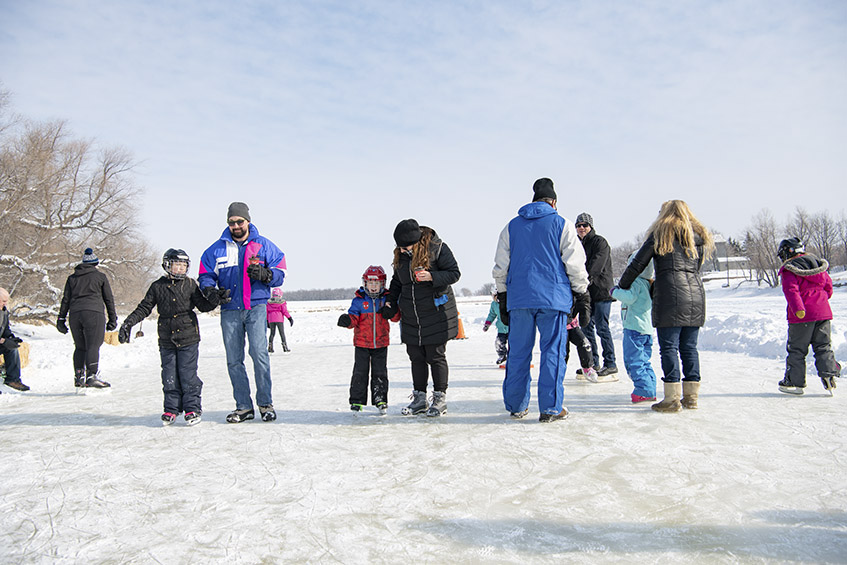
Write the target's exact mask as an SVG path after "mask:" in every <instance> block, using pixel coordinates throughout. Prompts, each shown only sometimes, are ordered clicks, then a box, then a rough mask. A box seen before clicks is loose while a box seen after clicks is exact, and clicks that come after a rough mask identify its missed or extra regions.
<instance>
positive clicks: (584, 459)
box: [0, 286, 847, 563]
mask: <svg viewBox="0 0 847 565" xmlns="http://www.w3.org/2000/svg"><path fill="white" fill-rule="evenodd" d="M846 291H847V289H845V288H844V287H841V288H839V289H838V290H837V291H836V295H835V297H834V298H833V301H832V304H833V310H834V311H835V316H836V319H835V322H834V332H833V333H834V336H833V342H834V345H835V348H836V350H837V352H838V357H839V358H840V359H841V360H842V362H843V361H844V360H845V359H847V354H845V353H847V346H845V329H846V328H845V324H847V322H845V319H847V292H846ZM488 305H489V303H488V300H487V299H483V298H476V299H464V300H463V301H460V304H459V307H460V311H461V314H462V318H463V321H464V325H465V331H466V333H467V335H468V339H467V340H463V341H456V342H451V343H450V344H449V345H448V360H449V362H450V388H449V390H448V395H447V400H448V406H449V412H448V414H447V415H446V416H444V417H442V418H438V419H429V418H425V417H416V416H413V417H404V416H401V415H400V409H401V408H402V406H404V405H405V404H406V403H407V402H408V400H407V396H408V395H409V394H410V393H411V389H412V387H411V376H410V371H409V362H408V358H407V357H406V354H405V349H404V347H403V346H402V345H400V344H399V335H398V333H397V331H396V328H395V329H394V330H393V334H392V339H393V343H395V344H396V345H392V346H391V347H390V350H389V376H390V380H391V390H390V394H389V400H390V409H389V413H388V416H386V417H378V416H377V415H376V414H377V411H376V409H375V408H373V407H372V406H369V407H367V408H366V411H365V412H363V413H361V414H354V413H352V412H351V411H350V410H349V407H348V405H347V395H348V387H349V379H350V373H351V369H352V364H353V346H352V332H350V331H349V330H346V329H342V328H338V327H336V326H335V320H336V319H337V318H338V315H339V314H340V313H341V312H343V311H345V310H346V308H347V306H348V302H347V301H339V302H313V303H291V304H290V309H291V311H292V314H293V315H294V317H295V318H296V319H297V324H296V325H295V326H294V327H292V328H286V335H287V337H288V340H289V344H290V345H291V348H292V353H291V354H290V355H284V354H281V353H275V354H273V355H272V356H271V359H272V371H273V379H274V405H275V407H276V409H277V413H278V415H279V419H278V420H277V422H274V423H264V422H261V421H260V420H255V421H252V422H247V423H243V424H226V423H225V422H224V417H225V416H226V414H227V413H228V412H229V411H230V410H232V409H233V408H234V402H233V400H232V396H231V387H230V385H229V379H228V376H227V371H226V360H225V357H224V351H223V345H222V343H221V336H220V329H219V325H218V318H216V317H215V316H207V315H204V316H201V325H202V328H201V332H202V335H203V341H202V343H201V346H200V347H201V359H200V375H201V378H202V379H203V381H204V382H205V387H204V390H203V406H204V413H203V421H202V423H200V424H199V425H197V426H194V427H190V428H189V427H187V426H186V425H185V423H184V421H183V420H182V418H181V417H180V419H179V420H178V421H177V422H176V423H175V424H174V425H173V426H170V427H167V428H164V427H162V425H161V422H160V420H159V416H160V414H161V410H162V393H161V383H160V380H159V357H158V350H157V346H156V337H155V333H156V332H155V323H154V322H145V325H144V330H145V333H146V334H147V335H146V337H144V338H141V339H134V340H133V342H132V343H131V344H129V345H123V346H119V347H112V346H108V345H104V346H103V348H102V359H101V366H102V368H103V372H104V376H105V378H106V379H107V380H109V381H111V383H112V389H111V390H109V391H105V392H94V393H91V394H87V395H77V394H75V392H74V389H73V378H72V377H73V372H72V369H71V362H70V357H71V351H72V343H71V339H70V336H62V335H60V334H59V333H58V332H56V330H55V328H52V327H49V326H43V327H35V326H23V325H16V326H14V329H15V330H16V331H17V333H18V334H20V335H22V336H23V337H24V338H25V339H26V340H27V341H29V342H30V344H31V346H32V361H31V364H30V366H29V367H27V368H26V369H25V370H24V375H23V380H24V382H26V383H27V384H29V385H30V386H31V387H32V391H30V392H28V393H24V394H11V393H8V391H4V393H3V394H2V395H0V475H2V477H3V481H2V482H0V562H2V563H79V562H83V561H84V562H90V563H102V562H108V563H119V562H129V563H156V562H160V563H189V562H191V563H216V562H228V563H291V562H315V563H393V562H402V561H410V562H424V563H427V562H440V563H477V562H486V563H488V562H491V563H552V562H569V563H596V562H616V563H631V562H635V561H638V562H652V563H678V562H680V560H683V561H684V562H695V561H696V562H709V563H770V562H774V561H777V562H779V561H785V562H789V561H790V562H809V563H813V562H814V563H817V562H842V563H843V562H847V486H846V485H847V481H845V477H847V473H845V469H847V450H846V449H845V447H847V445H845V443H847V431H845V424H844V414H845V403H847V381H844V384H841V383H842V382H843V381H839V384H840V385H841V386H840V387H839V388H838V389H836V391H835V396H834V397H829V395H828V394H827V393H825V391H824V390H823V387H822V386H821V384H820V381H819V379H818V378H817V377H816V376H815V374H814V369H813V365H812V363H811V358H810V360H809V361H810V362H809V372H810V374H809V376H808V387H807V389H806V394H805V395H804V396H802V397H793V396H788V395H784V394H780V393H779V392H778V391H777V388H776V383H777V381H779V379H780V378H781V377H782V372H783V368H784V365H783V355H784V339H785V332H786V325H785V317H784V308H785V305H784V299H783V298H782V295H781V293H780V292H779V290H776V291H772V290H769V291H762V290H757V289H750V290H747V289H744V288H741V289H735V288H732V289H721V288H720V287H719V286H718V287H717V288H713V289H712V290H710V292H709V298H708V317H709V321H708V324H707V325H706V327H705V328H704V329H703V331H702V332H701V340H700V341H701V365H702V372H703V384H702V390H701V398H700V409H699V410H696V411H683V412H682V413H679V414H658V413H654V412H652V411H651V410H650V407H649V404H648V405H635V406H634V405H632V404H631V403H630V401H629V394H630V392H631V391H632V387H631V383H630V381H629V379H628V377H627V376H626V374H625V372H624V371H623V360H622V359H621V348H620V333H621V329H620V319H619V314H618V309H617V307H614V308H613V320H614V323H615V325H614V326H613V330H614V332H615V335H616V338H617V351H618V358H619V362H618V363H619V367H620V369H621V374H620V377H621V381H620V382H617V383H609V384H590V383H585V382H582V381H577V380H576V379H575V378H574V369H575V368H576V364H574V363H572V364H571V367H570V368H569V370H568V376H567V379H566V381H565V395H566V401H565V404H566V406H567V407H568V408H569V410H570V411H571V416H570V418H569V419H568V420H565V421H563V422H556V423H552V424H540V423H539V422H538V411H537V405H536V404H535V396H534V391H533V401H532V403H531V405H530V414H529V416H527V417H526V418H525V419H523V420H512V419H510V418H509V417H508V414H507V413H506V411H505V409H504V408H503V403H502V398H501V384H502V379H503V376H504V371H503V370H501V369H498V368H497V366H496V365H495V364H494V360H495V358H496V355H495V352H494V333H493V332H488V333H483V332H482V329H481V328H482V321H483V320H484V317H485V316H486V314H487V311H488ZM575 359H576V354H575V352H574V353H573V357H572V360H575ZM535 365H536V367H537V366H538V362H537V358H536V361H535ZM654 368H655V370H656V372H657V374H661V373H660V367H659V361H658V347H655V348H654ZM535 372H537V368H536V369H534V373H535ZM660 386H661V385H660Z"/></svg>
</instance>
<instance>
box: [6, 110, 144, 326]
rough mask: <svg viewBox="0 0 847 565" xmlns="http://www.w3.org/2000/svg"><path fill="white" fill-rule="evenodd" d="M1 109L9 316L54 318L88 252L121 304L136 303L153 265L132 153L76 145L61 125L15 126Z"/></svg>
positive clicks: (85, 142)
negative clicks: (141, 224) (141, 223)
mask: <svg viewBox="0 0 847 565" xmlns="http://www.w3.org/2000/svg"><path fill="white" fill-rule="evenodd" d="M3 110H4V108H2V107H0V226H2V229H0V285H2V286H3V287H5V288H7V289H8V290H9V292H10V294H11V296H12V298H13V301H12V302H13V305H14V308H13V310H12V313H13V314H14V315H16V316H24V317H29V318H42V319H50V318H52V316H54V315H55V314H56V312H57V311H58V305H59V301H60V300H61V297H62V291H63V287H64V282H65V278H66V277H67V276H68V275H69V274H70V273H71V272H72V269H73V266H74V265H76V264H77V263H79V262H80V261H81V259H82V253H83V250H84V249H85V248H86V247H91V248H93V249H94V250H95V253H96V254H97V255H98V257H99V258H100V260H101V263H100V264H101V268H102V269H103V270H104V271H105V272H106V273H107V274H108V275H109V278H110V279H111V282H112V286H113V290H114V292H115V295H116V300H118V301H119V302H121V301H123V300H126V301H134V300H136V299H137V298H138V297H139V293H140V292H142V291H139V290H138V289H140V288H143V287H144V283H145V282H147V281H148V280H149V278H150V274H151V268H152V267H153V266H154V265H155V260H154V258H153V256H152V254H151V252H150V250H149V248H148V245H147V244H146V242H145V241H144V240H143V238H141V237H139V235H138V206H137V202H138V199H139V197H140V194H141V191H140V189H139V188H137V187H136V186H135V184H134V183H133V176H132V168H133V162H132V159H131V157H130V155H129V153H128V152H127V151H125V150H123V149H119V148H112V149H97V148H96V146H95V144H94V143H93V142H92V141H88V140H80V139H75V138H73V137H72V136H71V135H70V133H69V132H68V131H67V127H66V125H65V123H64V122H52V123H34V122H27V121H20V122H15V123H12V122H11V121H9V120H4V119H3V118H4V115H3ZM126 292H128V293H129V294H131V295H132V296H129V295H127V294H125V293H126Z"/></svg>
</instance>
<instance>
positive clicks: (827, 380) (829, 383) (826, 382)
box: [821, 376, 835, 396]
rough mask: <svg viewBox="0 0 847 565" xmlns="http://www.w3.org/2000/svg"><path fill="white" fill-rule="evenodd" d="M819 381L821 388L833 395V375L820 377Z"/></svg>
mask: <svg viewBox="0 0 847 565" xmlns="http://www.w3.org/2000/svg"><path fill="white" fill-rule="evenodd" d="M821 382H822V383H823V388H824V389H825V390H826V391H827V392H828V393H829V395H830V396H835V394H834V393H833V391H834V390H835V377H832V376H829V377H821Z"/></svg>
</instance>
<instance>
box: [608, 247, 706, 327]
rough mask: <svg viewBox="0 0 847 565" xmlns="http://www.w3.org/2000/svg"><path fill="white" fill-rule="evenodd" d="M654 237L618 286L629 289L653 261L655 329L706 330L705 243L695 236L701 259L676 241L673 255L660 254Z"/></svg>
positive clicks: (636, 257) (698, 254) (641, 250)
mask: <svg viewBox="0 0 847 565" xmlns="http://www.w3.org/2000/svg"><path fill="white" fill-rule="evenodd" d="M653 242H654V241H653V235H652V234H650V236H649V237H648V238H647V241H645V242H644V245H642V246H641V249H639V250H638V252H637V253H636V254H635V257H633V259H632V261H631V262H630V264H629V266H628V267H627V268H626V270H625V271H624V272H623V275H621V280H620V281H619V282H618V286H620V287H621V288H624V289H627V288H629V287H630V285H632V283H633V281H635V277H637V276H638V274H639V273H640V272H641V271H643V270H644V267H646V266H647V264H648V263H649V262H650V260H651V259H652V260H653V267H654V268H655V277H656V278H655V282H654V283H653V327H654V328H676V327H702V326H703V324H705V323H706V291H705V290H704V289H703V281H702V279H701V278H700V267H701V266H702V265H703V253H704V249H703V242H702V241H701V239H700V238H699V237H696V236H695V246H696V249H697V257H696V258H692V257H689V256H688V254H687V253H686V252H685V249H683V247H682V246H681V245H680V244H679V242H678V241H674V244H673V253H669V254H667V255H656V254H655V251H654V250H653Z"/></svg>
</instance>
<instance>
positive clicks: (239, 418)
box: [226, 408, 255, 424]
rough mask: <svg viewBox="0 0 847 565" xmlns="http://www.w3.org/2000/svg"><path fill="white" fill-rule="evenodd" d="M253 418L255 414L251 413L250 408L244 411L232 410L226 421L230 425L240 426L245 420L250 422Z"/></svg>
mask: <svg viewBox="0 0 847 565" xmlns="http://www.w3.org/2000/svg"><path fill="white" fill-rule="evenodd" d="M254 417H255V414H254V413H253V409H252V408H246V409H244V410H237V409H236V410H233V411H232V412H230V413H229V414H228V415H227V417H226V421H227V422H229V423H230V424H240V423H241V422H245V421H247V420H252V419H253V418H254Z"/></svg>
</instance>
